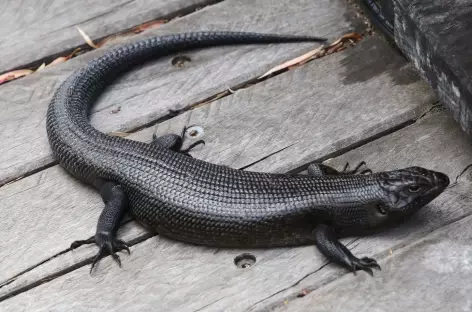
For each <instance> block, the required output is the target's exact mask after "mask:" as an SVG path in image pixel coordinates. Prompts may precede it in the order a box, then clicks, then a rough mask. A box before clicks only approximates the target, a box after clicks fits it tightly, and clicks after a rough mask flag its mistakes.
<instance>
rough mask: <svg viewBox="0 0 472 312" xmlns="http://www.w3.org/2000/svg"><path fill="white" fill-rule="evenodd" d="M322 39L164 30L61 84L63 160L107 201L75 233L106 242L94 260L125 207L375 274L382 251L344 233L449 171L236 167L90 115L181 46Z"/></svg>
mask: <svg viewBox="0 0 472 312" xmlns="http://www.w3.org/2000/svg"><path fill="white" fill-rule="evenodd" d="M304 41H314V42H324V41H326V39H324V38H318V37H307V36H290V35H276V34H261V33H249V32H224V31H223V32H218V31H217V32H193V33H182V34H172V35H166V36H156V37H152V38H148V39H144V40H141V41H137V42H134V43H129V44H126V45H123V46H121V47H118V48H115V49H112V50H110V51H108V52H106V53H105V54H104V55H102V56H100V57H98V58H96V59H94V60H92V61H90V62H89V63H88V64H87V65H86V66H85V67H83V68H80V69H78V70H76V71H75V72H74V73H73V74H72V75H70V76H69V77H68V78H67V79H66V80H65V81H64V82H62V83H61V85H60V86H59V87H58V89H57V90H56V91H55V93H54V95H53V97H52V100H51V102H50V103H49V106H48V111H47V116H46V130H47V136H48V141H49V145H50V148H51V150H52V154H53V156H54V158H55V159H57V160H58V162H59V164H60V165H61V166H62V167H63V168H64V169H65V170H66V171H68V172H69V173H70V174H71V175H73V176H75V177H76V178H78V179H79V180H80V181H82V182H83V183H87V184H90V185H92V186H94V187H95V188H96V189H97V190H98V191H99V192H100V194H101V197H102V199H103V201H104V209H103V211H102V212H101V214H100V216H99V219H98V222H97V228H96V233H95V235H93V236H92V237H90V238H88V239H85V240H78V241H75V242H73V243H72V244H71V248H72V249H74V248H77V247H79V246H81V245H83V244H96V245H97V246H98V247H99V251H98V253H97V255H96V256H95V257H94V259H93V262H92V265H91V269H90V272H92V269H93V267H94V265H95V264H96V263H97V262H98V261H99V260H100V259H101V258H102V257H103V256H104V255H105V254H106V253H108V254H110V255H111V256H112V257H113V258H114V260H116V261H117V262H118V264H119V265H120V266H121V261H120V257H119V256H118V255H117V252H118V251H120V250H126V251H128V253H129V248H128V246H127V245H126V243H125V242H124V241H122V240H120V239H118V238H117V237H116V234H117V231H118V229H119V227H120V222H121V220H122V218H123V216H124V215H125V213H128V214H129V215H130V216H131V217H132V218H134V219H136V220H137V221H139V222H140V223H142V224H144V225H145V226H146V227H147V228H150V229H152V230H155V231H157V232H158V233H159V234H160V235H164V236H167V237H169V238H172V239H175V240H180V241H185V242H187V243H192V244H198V245H206V246H215V247H235V248H249V247H251V248H252V247H253V248H259V247H260V248H276V247H282V246H299V245H307V244H309V245H316V246H317V247H318V249H319V250H320V251H321V253H322V254H324V255H325V256H326V257H327V258H328V259H329V260H331V261H333V262H335V263H337V264H339V265H340V266H343V267H345V268H347V269H349V270H351V271H353V272H354V273H356V271H358V270H363V271H366V272H368V273H370V274H372V268H379V269H380V266H379V265H378V263H377V262H376V260H375V259H372V258H369V257H363V258H360V259H359V258H358V257H356V256H354V255H353V254H352V253H351V252H350V251H349V250H348V249H347V248H346V246H344V245H343V244H342V243H341V242H340V241H339V237H341V236H342V235H343V232H346V231H347V232H349V231H351V230H352V231H354V232H355V233H358V232H359V233H360V232H362V231H363V230H382V229H384V228H386V227H388V226H393V225H397V224H399V223H400V222H402V220H405V219H406V218H408V217H409V216H411V215H413V214H414V213H416V212H417V211H418V210H419V209H420V208H421V207H423V206H425V205H426V204H428V203H429V202H430V201H432V200H433V199H435V198H436V197H437V196H438V195H440V194H441V193H442V192H443V191H444V189H445V188H446V187H447V186H448V184H449V178H448V177H447V175H445V174H443V173H440V172H436V171H432V170H428V169H425V168H421V167H408V168H404V169H398V170H392V171H384V172H376V173H370V174H357V173H356V172H355V170H353V171H351V172H338V171H336V170H335V169H334V168H329V167H327V166H325V165H321V164H312V165H311V166H310V167H309V170H308V174H307V175H302V174H281V173H264V172H252V171H249V170H237V169H233V168H229V167H226V166H222V165H217V164H212V163H209V162H206V161H203V160H199V159H195V158H193V157H189V154H188V150H185V151H183V150H182V137H181V136H179V135H176V134H172V133H170V134H167V135H164V136H161V137H155V138H154V139H153V142H152V143H143V142H138V141H132V140H127V139H125V138H121V137H117V136H110V135H107V134H105V133H103V132H100V131H98V130H97V129H96V128H94V127H93V126H92V125H91V124H90V122H89V116H88V114H89V110H90V108H91V106H92V105H93V103H95V102H96V101H97V97H98V96H99V95H100V94H101V92H103V90H104V89H105V88H106V87H107V86H108V85H110V84H111V83H112V82H113V80H114V79H116V77H118V76H119V75H120V74H121V73H123V72H125V71H127V70H129V69H130V68H132V67H133V66H135V65H137V64H141V63H144V62H146V61H149V60H152V59H155V58H157V57H162V56H166V55H169V54H171V53H174V52H180V51H183V50H189V49H195V48H204V47H211V46H220V45H235V44H263V43H289V42H304Z"/></svg>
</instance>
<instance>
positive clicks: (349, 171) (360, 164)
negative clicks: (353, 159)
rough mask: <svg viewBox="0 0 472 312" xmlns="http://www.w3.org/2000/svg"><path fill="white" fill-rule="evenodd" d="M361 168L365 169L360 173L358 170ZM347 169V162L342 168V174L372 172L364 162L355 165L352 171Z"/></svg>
mask: <svg viewBox="0 0 472 312" xmlns="http://www.w3.org/2000/svg"><path fill="white" fill-rule="evenodd" d="M362 166H365V168H366V169H364V170H362V171H360V169H361V168H362ZM348 168H349V163H348V162H347V163H346V165H345V166H344V169H343V171H342V172H343V173H344V174H357V173H359V174H366V173H368V174H372V170H371V169H369V168H368V167H367V164H366V163H365V161H361V162H360V163H359V164H357V166H356V167H355V168H354V169H353V170H347V169H348Z"/></svg>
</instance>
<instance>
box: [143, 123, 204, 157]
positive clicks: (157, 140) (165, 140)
mask: <svg viewBox="0 0 472 312" xmlns="http://www.w3.org/2000/svg"><path fill="white" fill-rule="evenodd" d="M186 130H187V128H186V127H184V129H183V130H182V133H181V135H178V134H174V133H169V134H164V135H162V136H160V137H157V136H156V135H155V134H153V136H152V142H151V144H153V145H156V146H160V147H162V148H168V149H170V150H172V151H174V152H179V153H183V154H185V155H187V156H190V154H189V152H190V150H191V149H193V148H194V147H195V146H197V145H200V144H205V141H203V140H199V141H197V142H195V143H192V144H191V145H190V146H189V147H187V148H186V149H182V146H183V144H184V138H185V131H186ZM190 157H191V156H190Z"/></svg>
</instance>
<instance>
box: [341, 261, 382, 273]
mask: <svg viewBox="0 0 472 312" xmlns="http://www.w3.org/2000/svg"><path fill="white" fill-rule="evenodd" d="M349 260H350V264H351V270H352V272H353V273H354V275H357V270H363V271H366V272H367V273H369V274H370V275H371V276H374V272H373V271H372V268H377V269H379V270H381V268H380V265H379V264H378V263H377V261H375V259H372V258H368V257H364V258H361V259H359V258H356V257H354V256H352V257H351V259H349Z"/></svg>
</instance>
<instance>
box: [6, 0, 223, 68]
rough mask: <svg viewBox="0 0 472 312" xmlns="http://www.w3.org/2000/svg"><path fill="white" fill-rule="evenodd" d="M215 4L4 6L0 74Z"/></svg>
mask: <svg viewBox="0 0 472 312" xmlns="http://www.w3.org/2000/svg"><path fill="white" fill-rule="evenodd" d="M215 2H217V1H216V0H213V1H212V0H191V1H185V0H172V1H164V0H158V1H156V0H117V1H116V0H105V1H93V0H85V1H60V0H39V1H38V0H25V1H14V0H5V1H3V2H2V12H1V13H0V19H1V20H2V27H1V29H0V38H1V40H0V51H1V52H0V72H2V73H3V72H5V71H8V70H10V69H13V68H18V67H22V66H25V65H28V64H30V63H33V62H36V61H40V60H42V59H44V58H48V57H50V56H52V55H57V54H58V53H61V52H63V51H68V50H71V49H74V48H75V47H78V46H81V45H83V44H84V43H85V41H84V39H83V38H82V36H81V35H80V34H79V32H78V31H77V29H76V27H80V28H81V29H82V30H83V31H84V32H85V33H86V34H87V35H88V36H89V37H90V38H91V39H92V40H94V39H99V38H103V37H105V36H109V35H112V34H115V33H117V32H120V31H123V30H127V29H129V28H131V27H133V26H136V25H140V24H142V23H144V22H148V21H151V20H154V19H160V18H166V17H168V16H177V15H178V14H180V13H182V12H189V11H192V10H194V9H196V8H198V7H202V6H205V5H207V4H212V3H215Z"/></svg>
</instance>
